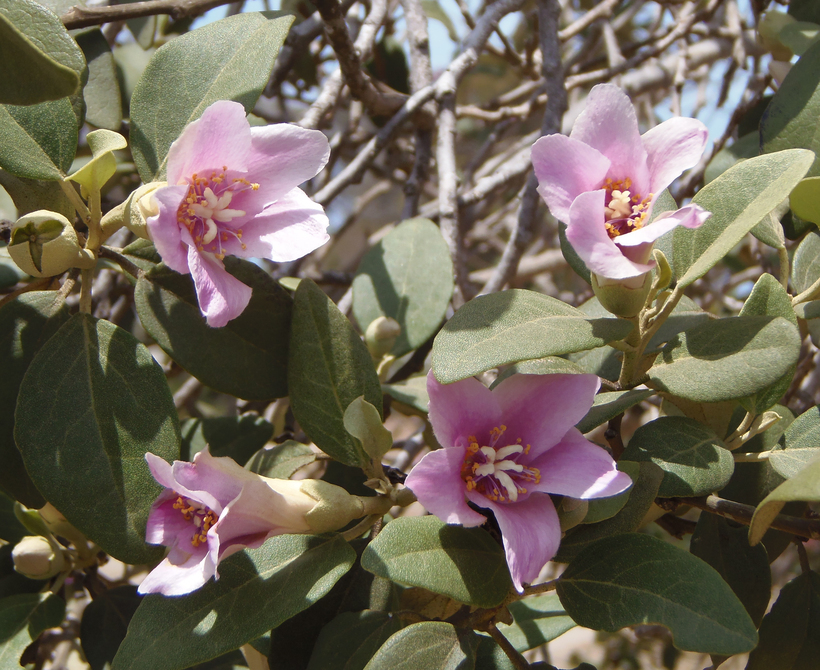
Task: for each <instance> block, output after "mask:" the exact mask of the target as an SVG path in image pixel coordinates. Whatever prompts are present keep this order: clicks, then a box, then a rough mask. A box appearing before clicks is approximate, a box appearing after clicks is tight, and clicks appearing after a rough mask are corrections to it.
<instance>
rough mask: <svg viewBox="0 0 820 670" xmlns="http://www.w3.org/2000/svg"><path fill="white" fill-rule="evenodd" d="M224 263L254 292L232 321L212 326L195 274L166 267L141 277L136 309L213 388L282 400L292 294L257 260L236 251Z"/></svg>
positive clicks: (171, 351) (175, 357)
mask: <svg viewBox="0 0 820 670" xmlns="http://www.w3.org/2000/svg"><path fill="white" fill-rule="evenodd" d="M224 262H225V269H226V270H228V272H230V273H231V274H232V275H233V276H234V277H236V278H237V279H238V280H239V281H241V282H243V283H244V284H247V285H248V286H250V287H251V288H252V289H253V294H252V295H251V300H250V302H249V303H248V306H247V307H246V308H245V311H244V312H242V314H240V315H239V316H238V317H236V318H235V319H233V320H231V321H229V322H228V325H227V326H225V327H223V328H211V327H210V326H209V325H208V324H207V323H206V322H205V317H204V316H202V314H201V312H200V311H199V307H198V305H197V301H196V293H195V291H194V285H193V280H192V279H191V277H190V276H189V275H180V274H178V273H176V272H174V271H172V270H169V269H168V268H166V267H165V266H160V267H157V268H156V269H154V270H151V271H149V272H148V273H146V274H145V275H144V276H143V277H140V279H139V281H138V282H137V288H136V291H135V292H134V302H135V303H136V307H137V314H139V317H140V321H141V322H142V325H143V326H144V327H145V330H147V331H148V333H149V334H150V335H151V337H153V338H154V339H155V340H156V341H157V344H159V346H160V347H162V348H163V350H165V352H166V353H167V354H168V355H169V356H170V357H171V358H172V359H173V360H175V361H176V362H177V363H179V364H180V365H181V366H182V367H183V368H185V370H187V371H188V372H190V373H191V374H192V375H193V376H194V377H196V378H197V379H199V381H201V382H202V383H203V384H205V385H206V386H210V387H211V388H212V389H214V390H216V391H220V392H222V393H227V394H229V395H233V396H236V397H238V398H244V399H246V400H270V399H272V398H281V397H283V396H285V395H287V393H288V386H287V355H288V339H289V336H290V319H291V308H292V301H291V298H290V296H289V295H288V293H287V291H285V290H284V289H283V288H282V287H281V286H279V284H278V283H277V282H275V281H274V280H273V279H271V278H270V277H269V276H268V275H267V274H266V273H265V271H264V270H262V269H261V268H259V267H257V266H255V265H254V264H253V263H251V262H249V261H245V260H241V259H238V258H233V257H231V256H228V257H227V258H225V261H224Z"/></svg>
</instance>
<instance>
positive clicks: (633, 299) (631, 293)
mask: <svg viewBox="0 0 820 670" xmlns="http://www.w3.org/2000/svg"><path fill="white" fill-rule="evenodd" d="M590 278H591V279H592V290H593V291H595V296H596V297H597V298H598V300H599V301H600V303H601V305H603V307H604V309H606V311H608V312H610V313H611V314H614V315H615V316H620V317H623V318H625V319H631V318H632V317H634V316H637V315H638V313H639V312H640V311H641V309H642V308H643V306H644V303H645V302H646V296H647V295H649V290H650V289H651V288H652V273H651V272H647V273H646V274H643V275H640V276H638V277H630V278H629V279H607V278H606V277H600V276H598V275H596V274H595V273H592V274H591V275H590Z"/></svg>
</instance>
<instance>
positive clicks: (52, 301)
mask: <svg viewBox="0 0 820 670" xmlns="http://www.w3.org/2000/svg"><path fill="white" fill-rule="evenodd" d="M66 321H68V308H67V307H66V304H65V300H64V299H63V298H62V297H61V296H60V295H59V294H58V293H57V292H56V291H29V292H28V293H24V294H23V295H20V296H18V297H17V298H16V299H15V300H12V301H11V302H9V303H6V304H5V305H3V307H2V308H0V370H3V383H2V384H0V459H2V462H3V467H2V468H0V487H2V489H3V490H4V491H5V492H6V493H8V494H9V495H10V496H11V497H12V498H15V499H16V500H19V501H20V502H22V503H23V504H24V505H26V506H27V507H31V508H39V507H42V506H43V505H44V504H45V499H44V498H43V496H42V495H41V494H40V492H39V491H38V490H37V488H36V487H35V486H34V482H32V481H31V478H30V477H29V475H28V473H27V472H26V468H25V466H24V465H23V457H22V456H21V455H20V452H19V451H18V449H17V445H16V444H15V442H14V407H15V404H16V403H17V395H18V393H19V391H20V383H21V382H22V380H23V375H25V373H26V370H27V369H28V367H29V365H30V364H31V361H32V359H33V358H34V356H35V354H36V353H37V352H38V351H39V350H40V347H42V346H43V345H44V344H45V343H46V342H47V341H48V340H49V339H50V338H51V336H52V335H53V334H54V333H55V332H57V330H58V329H59V328H60V326H62V325H63V324H64V323H65V322H66Z"/></svg>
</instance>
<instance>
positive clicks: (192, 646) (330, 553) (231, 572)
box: [112, 535, 356, 670]
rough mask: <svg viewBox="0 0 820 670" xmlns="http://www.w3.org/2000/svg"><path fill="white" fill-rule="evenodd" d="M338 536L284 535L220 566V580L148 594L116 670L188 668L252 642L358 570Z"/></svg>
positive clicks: (136, 615) (347, 546)
mask: <svg viewBox="0 0 820 670" xmlns="http://www.w3.org/2000/svg"><path fill="white" fill-rule="evenodd" d="M355 558H356V552H354V551H353V549H352V548H351V547H350V545H348V544H347V542H345V541H344V540H343V539H342V537H341V536H339V535H336V536H334V537H316V536H311V535H280V536H278V537H274V538H271V539H270V540H268V541H267V542H265V544H263V545H262V546H261V547H259V548H258V549H246V550H245V551H242V552H240V553H238V554H235V555H234V556H231V557H229V558H227V559H226V560H225V561H223V562H222V563H220V565H219V575H220V576H219V581H211V582H208V583H207V584H205V586H203V587H202V588H201V589H199V590H197V591H194V592H193V593H191V594H189V595H187V596H182V597H176V598H166V597H165V596H162V595H159V594H156V595H149V596H147V597H145V598H144V599H143V601H142V603H141V604H140V606H139V608H138V609H137V612H136V614H135V615H134V618H133V619H132V620H131V624H130V625H129V626H128V634H127V635H126V637H125V640H124V641H123V643H122V645H121V646H120V649H119V651H118V652H117V655H116V657H115V658H114V662H113V664H112V670H183V669H184V668H188V667H189V666H191V665H194V664H195V663H200V662H202V661H207V660H209V659H211V658H216V657H217V656H219V655H220V654H223V653H225V652H227V651H230V650H232V649H236V648H238V647H240V646H241V645H243V644H246V643H247V642H250V641H251V640H255V639H256V638H258V637H259V636H261V635H263V634H264V633H265V632H267V631H269V630H270V629H271V628H275V627H276V626H278V625H279V624H280V623H282V622H283V621H286V620H287V619H289V618H290V617H292V616H293V615H294V614H297V613H299V612H301V611H302V610H304V609H305V608H307V607H308V606H309V605H311V604H312V603H314V602H316V601H317V600H319V598H321V597H322V596H324V595H325V594H326V593H327V592H328V591H330V589H331V587H332V586H333V585H334V584H335V583H336V582H337V581H338V579H339V578H340V577H341V576H342V575H344V574H345V573H346V572H347V571H348V570H349V569H350V566H352V565H353V561H354V560H355Z"/></svg>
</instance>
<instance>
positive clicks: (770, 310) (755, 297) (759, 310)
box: [740, 273, 797, 414]
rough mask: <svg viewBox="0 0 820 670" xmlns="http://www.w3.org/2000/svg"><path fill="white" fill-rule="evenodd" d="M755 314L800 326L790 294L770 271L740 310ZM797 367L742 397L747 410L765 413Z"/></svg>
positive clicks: (785, 386)
mask: <svg viewBox="0 0 820 670" xmlns="http://www.w3.org/2000/svg"><path fill="white" fill-rule="evenodd" d="M754 315H769V316H780V317H783V318H784V319H786V320H787V321H790V322H791V323H792V325H794V326H795V328H796V327H797V316H796V315H795V313H794V309H793V308H792V300H791V297H790V296H789V294H788V293H787V292H786V289H784V288H783V286H782V285H781V284H780V282H778V281H777V280H776V279H775V278H774V277H773V276H772V275H770V274H768V273H764V274H762V275H761V276H760V279H758V280H757V282H756V283H755V285H754V287H753V288H752V292H751V293H750V294H749V297H748V298H747V299H746V302H745V303H744V305H743V309H741V310H740V316H754ZM796 369H797V366H796V364H795V365H793V366H792V367H790V368H789V369H788V370H787V371H786V374H784V375H783V376H782V377H781V378H780V379H779V380H777V381H776V382H775V383H774V384H772V385H771V386H768V387H766V388H764V389H762V390H761V391H758V392H757V393H755V394H753V395H751V396H749V397H748V398H741V399H740V404H741V405H742V406H743V408H744V409H745V410H746V411H748V412H752V413H754V414H762V413H763V412H765V411H766V410H767V409H769V407H771V406H772V405H774V404H775V403H776V402H777V401H778V400H780V398H782V397H783V395H784V394H785V393H786V391H788V390H789V386H791V383H792V379H793V378H794V373H795V371H796Z"/></svg>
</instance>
